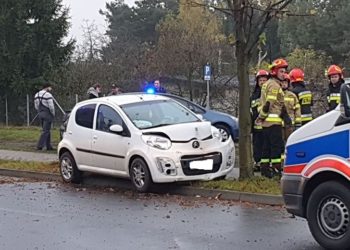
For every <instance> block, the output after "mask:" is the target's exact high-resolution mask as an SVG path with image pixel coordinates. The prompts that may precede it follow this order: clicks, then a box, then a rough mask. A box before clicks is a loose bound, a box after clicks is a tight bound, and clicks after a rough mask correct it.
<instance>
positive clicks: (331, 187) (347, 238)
mask: <svg viewBox="0 0 350 250" xmlns="http://www.w3.org/2000/svg"><path fill="white" fill-rule="evenodd" d="M349 193H350V188H349V186H347V185H345V184H343V183H341V182H337V181H328V182H325V183H322V184H320V185H319V186H318V187H317V188H316V189H315V190H314V191H313V192H312V193H311V195H310V199H309V202H308V205H307V220H308V224H309V228H310V231H311V233H312V235H313V236H314V238H315V239H316V241H317V242H318V243H319V244H320V245H321V246H322V247H324V248H327V249H350V196H349Z"/></svg>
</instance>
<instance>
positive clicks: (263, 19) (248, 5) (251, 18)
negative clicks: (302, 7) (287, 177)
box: [188, 0, 292, 178]
mask: <svg viewBox="0 0 350 250" xmlns="http://www.w3.org/2000/svg"><path fill="white" fill-rule="evenodd" d="M188 1H189V2H190V3H191V4H192V5H194V6H202V3H201V2H199V1H196V0H188ZM291 2H292V0H222V1H209V5H210V8H211V9H213V10H216V11H220V12H222V13H224V14H226V15H227V16H228V18H229V19H230V20H231V21H232V24H233V25H232V26H233V33H234V38H235V46H236V58H237V73H238V81H239V129H240V130H239V164H240V177H241V178H248V177H250V176H252V173H253V171H252V165H253V163H252V149H251V131H250V128H251V122H252V121H251V117H250V103H249V96H250V89H249V64H250V62H251V59H252V56H253V52H254V50H256V48H257V45H258V42H259V39H260V37H261V35H262V34H263V32H264V31H265V29H266V26H267V24H268V23H269V22H270V21H271V20H273V19H274V18H279V17H282V16H283V15H284V14H287V13H288V11H287V10H286V8H287V6H288V5H289V4H290V3H291Z"/></svg>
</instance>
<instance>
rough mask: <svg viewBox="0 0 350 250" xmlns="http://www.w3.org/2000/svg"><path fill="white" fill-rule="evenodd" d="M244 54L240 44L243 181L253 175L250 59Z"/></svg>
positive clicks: (240, 150)
mask: <svg viewBox="0 0 350 250" xmlns="http://www.w3.org/2000/svg"><path fill="white" fill-rule="evenodd" d="M244 52H245V50H244V48H242V46H241V44H239V43H238V44H237V51H236V55H237V72H238V81H239V167H240V178H241V179H244V178H249V177H251V176H252V175H253V169H252V165H253V164H252V144H251V116H250V103H249V100H250V88H249V73H248V68H249V57H248V55H246V54H245V53H244Z"/></svg>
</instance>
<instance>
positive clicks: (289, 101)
mask: <svg viewBox="0 0 350 250" xmlns="http://www.w3.org/2000/svg"><path fill="white" fill-rule="evenodd" d="M284 106H286V109H287V113H288V115H289V117H290V119H291V120H292V125H299V126H300V125H301V111H300V104H299V99H298V97H297V96H296V95H295V94H294V93H293V92H292V91H289V90H285V91H284Z"/></svg>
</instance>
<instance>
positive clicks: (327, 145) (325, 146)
mask: <svg viewBox="0 0 350 250" xmlns="http://www.w3.org/2000/svg"><path fill="white" fill-rule="evenodd" d="M325 154H327V155H337V156H340V157H343V158H345V159H348V158H349V131H348V130H346V131H341V132H338V133H334V134H330V135H326V136H322V137H318V138H315V139H311V140H307V141H305V142H300V143H296V144H293V145H290V146H288V147H287V158H286V165H297V164H303V163H308V162H310V161H311V160H312V159H314V158H315V157H318V156H320V155H325Z"/></svg>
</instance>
